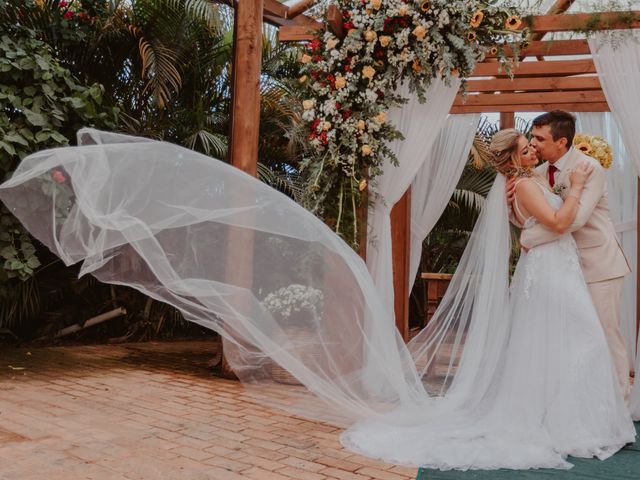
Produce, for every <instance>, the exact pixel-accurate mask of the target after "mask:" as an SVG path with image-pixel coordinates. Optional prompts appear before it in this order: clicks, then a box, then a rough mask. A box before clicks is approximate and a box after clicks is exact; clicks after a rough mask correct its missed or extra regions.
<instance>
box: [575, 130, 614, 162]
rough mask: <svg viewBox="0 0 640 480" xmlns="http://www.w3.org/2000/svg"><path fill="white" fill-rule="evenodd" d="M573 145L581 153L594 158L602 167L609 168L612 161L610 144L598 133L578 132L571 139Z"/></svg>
mask: <svg viewBox="0 0 640 480" xmlns="http://www.w3.org/2000/svg"><path fill="white" fill-rule="evenodd" d="M573 146H574V147H575V148H577V149H578V150H580V151H581V152H582V153H584V154H586V155H589V156H590V157H593V158H595V159H596V160H598V162H600V165H602V166H603V167H604V168H610V167H611V164H612V162H613V151H612V149H611V145H609V144H608V143H607V141H606V140H605V139H604V138H602V137H600V136H598V135H587V134H584V133H578V134H576V136H575V137H574V139H573Z"/></svg>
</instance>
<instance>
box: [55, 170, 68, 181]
mask: <svg viewBox="0 0 640 480" xmlns="http://www.w3.org/2000/svg"><path fill="white" fill-rule="evenodd" d="M51 178H53V181H54V182H56V183H64V182H66V181H67V177H65V176H64V173H62V171H60V170H58V169H55V170H54V171H52V172H51Z"/></svg>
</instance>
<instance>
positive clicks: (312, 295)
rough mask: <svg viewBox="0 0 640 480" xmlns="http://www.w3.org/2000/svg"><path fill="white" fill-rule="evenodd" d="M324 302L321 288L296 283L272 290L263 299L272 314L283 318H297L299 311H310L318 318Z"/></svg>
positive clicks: (264, 304)
mask: <svg viewBox="0 0 640 480" xmlns="http://www.w3.org/2000/svg"><path fill="white" fill-rule="evenodd" d="M323 303H324V295H323V294H322V292H321V291H320V290H318V289H316V288H313V287H308V286H305V285H299V284H295V283H294V284H291V285H289V286H288V287H282V288H280V289H278V290H276V291H275V292H271V293H270V294H269V295H267V296H266V297H265V298H264V300H263V301H262V305H263V306H264V307H265V308H266V309H267V310H268V311H269V312H271V314H272V315H274V316H276V317H279V318H281V319H283V320H290V319H292V320H295V319H296V317H299V316H298V315H296V314H299V313H310V314H311V315H312V318H313V319H316V318H318V317H319V315H320V312H321V311H322V306H323Z"/></svg>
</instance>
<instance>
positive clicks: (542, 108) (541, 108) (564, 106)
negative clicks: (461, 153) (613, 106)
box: [449, 102, 610, 114]
mask: <svg viewBox="0 0 640 480" xmlns="http://www.w3.org/2000/svg"><path fill="white" fill-rule="evenodd" d="M555 109H561V110H567V111H569V112H609V111H610V109H609V105H607V103H587V102H585V103H557V102H554V103H532V104H528V105H524V104H520V105H460V106H453V107H451V110H450V111H449V112H450V113H452V114H459V113H460V114H461V113H486V112H496V113H502V112H549V111H551V110H555Z"/></svg>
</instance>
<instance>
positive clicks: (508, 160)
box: [489, 128, 531, 177]
mask: <svg viewBox="0 0 640 480" xmlns="http://www.w3.org/2000/svg"><path fill="white" fill-rule="evenodd" d="M522 136H523V135H522V133H521V132H519V131H518V130H516V129H515V128H506V129H504V130H500V131H499V132H498V133H496V134H495V135H494V136H493V138H492V139H491V145H489V150H490V151H491V156H492V159H491V163H492V164H493V166H494V167H495V169H496V170H497V171H498V172H500V173H502V174H503V175H506V176H508V177H522V176H530V175H531V170H530V169H524V168H522V162H521V161H520V155H519V154H518V140H519V139H520V137H522Z"/></svg>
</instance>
